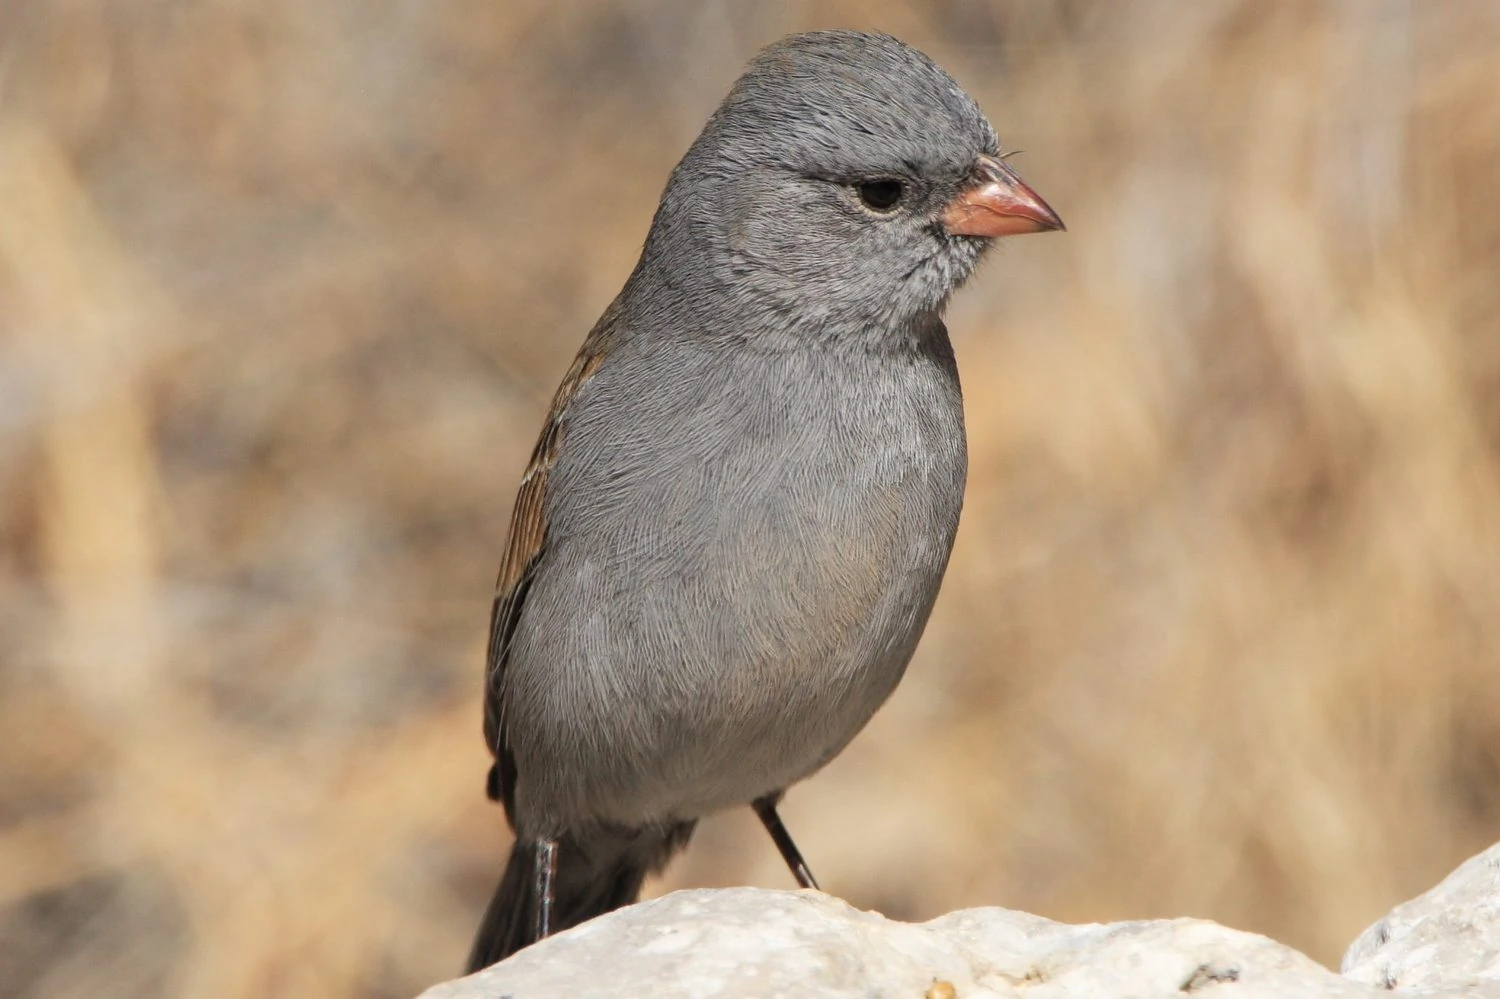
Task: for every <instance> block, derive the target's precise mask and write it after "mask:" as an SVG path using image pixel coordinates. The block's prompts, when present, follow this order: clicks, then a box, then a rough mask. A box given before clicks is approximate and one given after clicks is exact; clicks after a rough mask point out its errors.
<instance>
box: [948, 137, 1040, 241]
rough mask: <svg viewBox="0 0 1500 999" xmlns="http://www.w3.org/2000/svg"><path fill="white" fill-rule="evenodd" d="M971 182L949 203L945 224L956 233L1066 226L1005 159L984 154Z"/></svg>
mask: <svg viewBox="0 0 1500 999" xmlns="http://www.w3.org/2000/svg"><path fill="white" fill-rule="evenodd" d="M969 177H970V179H969V182H968V183H967V184H966V185H965V186H964V189H963V190H961V191H959V192H958V197H956V198H954V199H953V200H952V201H951V202H949V203H948V207H947V208H945V209H943V214H942V216H941V219H942V222H943V228H945V229H947V230H948V232H949V233H950V234H952V235H954V236H990V237H994V236H1018V235H1020V234H1021V233H1026V232H1048V231H1050V230H1053V229H1066V228H1067V226H1065V225H1063V222H1062V219H1060V218H1058V217H1057V213H1056V212H1054V211H1053V210H1052V208H1051V206H1050V205H1048V204H1047V202H1045V201H1043V200H1042V199H1041V196H1040V195H1038V194H1037V193H1036V192H1035V191H1033V190H1032V189H1031V188H1029V187H1027V186H1026V183H1025V181H1023V180H1021V178H1020V177H1018V176H1017V175H1016V172H1015V171H1014V170H1012V169H1011V168H1010V167H1009V166H1008V165H1007V164H1006V162H1005V161H1004V160H1002V159H1000V158H998V157H995V156H980V157H979V159H977V160H975V161H974V170H973V172H972V173H971V174H970V175H969Z"/></svg>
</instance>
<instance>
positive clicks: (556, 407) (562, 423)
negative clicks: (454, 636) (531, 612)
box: [484, 306, 616, 825]
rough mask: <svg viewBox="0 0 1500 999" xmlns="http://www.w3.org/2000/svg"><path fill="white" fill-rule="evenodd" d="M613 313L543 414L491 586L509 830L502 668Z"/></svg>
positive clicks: (499, 769)
mask: <svg viewBox="0 0 1500 999" xmlns="http://www.w3.org/2000/svg"><path fill="white" fill-rule="evenodd" d="M615 313H616V309H615V307H614V306H610V308H609V309H608V310H607V311H606V312H605V313H604V315H603V316H602V317H601V318H600V320H599V322H598V323H597V324H596V325H595V326H594V329H593V331H592V332H590V333H589V335H588V338H587V339H586V340H584V342H583V348H582V349H581V350H580V351H579V352H578V357H577V358H575V359H574V361H573V366H572V367H571V368H569V369H568V373H567V374H566V375H564V376H563V380H562V384H561V385H559V386H558V387H557V393H556V394H555V395H554V396H553V397H552V409H551V411H550V412H549V413H548V414H547V422H546V424H545V425H543V427H542V433H541V437H540V438H538V440H537V442H536V447H535V448H534V449H533V450H532V452H531V462H530V463H529V464H528V465H527V466H526V474H525V475H523V476H522V477H521V488H520V489H519V490H518V491H517V493H516V506H515V510H514V511H513V512H512V513H511V518H510V538H509V540H507V541H506V544H505V555H504V557H503V558H502V559H501V561H500V575H499V578H498V579H496V581H495V602H494V604H493V606H492V608H491V610H490V644H489V652H488V655H487V659H486V667H485V696H484V738H485V742H487V743H488V744H489V747H490V751H491V752H493V753H494V754H495V765H494V766H493V767H492V768H491V769H490V780H489V795H490V797H491V798H493V799H495V800H496V801H500V802H503V803H504V805H505V813H506V816H507V817H508V818H510V820H511V824H512V825H514V824H515V818H514V815H513V814H512V813H513V810H514V807H515V778H516V773H515V761H514V759H513V758H512V757H511V754H510V747H509V746H508V745H507V742H506V738H505V683H504V680H505V664H506V660H507V658H508V657H509V655H510V644H511V639H512V637H513V636H514V635H515V630H516V623H517V622H518V621H519V620H520V618H521V608H522V606H523V605H524V604H525V602H526V591H527V589H528V588H529V587H530V585H531V577H532V573H533V572H534V571H535V570H536V567H537V563H538V562H540V561H541V558H542V554H543V553H544V552H545V550H546V546H547V478H548V475H549V474H550V473H551V471H552V467H553V465H555V464H556V463H557V454H558V449H559V448H560V447H561V446H562V442H563V436H564V434H565V430H566V422H567V415H568V404H569V403H570V402H572V400H573V397H574V395H576V394H577V392H578V389H579V388H580V387H581V386H582V385H583V384H584V383H585V382H587V381H588V380H589V377H590V376H591V375H593V373H594V372H595V371H597V370H598V368H599V365H600V363H602V362H603V360H604V356H605V354H606V353H607V352H608V347H609V341H610V336H611V333H612V331H613V327H614V319H615Z"/></svg>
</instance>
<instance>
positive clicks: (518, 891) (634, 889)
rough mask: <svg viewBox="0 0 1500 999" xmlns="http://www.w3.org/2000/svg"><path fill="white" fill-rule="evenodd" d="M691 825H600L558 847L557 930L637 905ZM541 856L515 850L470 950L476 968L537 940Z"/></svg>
mask: <svg viewBox="0 0 1500 999" xmlns="http://www.w3.org/2000/svg"><path fill="white" fill-rule="evenodd" d="M693 825H694V823H691V822H683V823H679V824H677V825H673V826H669V827H667V828H665V829H660V828H653V829H614V828H602V829H600V828H596V829H591V830H589V831H588V832H586V833H581V834H569V835H565V836H563V837H562V838H560V839H559V840H558V842H557V874H556V877H554V879H553V882H552V885H553V901H552V919H551V926H550V929H551V932H553V933H556V932H558V931H559V930H565V929H568V928H569V927H571V926H577V925H578V924H579V923H581V922H583V921H584V920H587V919H592V918H594V917H595V916H599V915H603V914H604V913H606V912H609V911H611V910H613V909H618V908H619V907H620V906H622V905H629V904H630V903H632V902H634V901H635V900H636V898H638V897H639V896H640V893H641V883H642V882H643V881H645V879H646V875H647V874H652V873H655V872H657V871H660V870H661V869H662V867H664V866H665V865H666V862H667V860H668V859H669V858H670V857H671V856H672V854H674V853H676V852H677V851H678V850H680V849H682V848H683V847H684V846H686V845H687V841H688V837H690V836H691V835H692V834H693ZM537 901H538V900H537V890H536V853H535V850H534V848H533V847H532V845H531V844H529V843H522V842H519V841H518V842H517V843H516V844H515V845H514V846H512V847H511V848H510V859H509V860H508V861H507V862H506V864H505V875H504V876H503V877H502V878H501V879H500V886H499V887H498V888H496V889H495V896H494V897H493V898H491V899H490V904H489V907H488V908H487V909H485V910H484V920H483V921H482V922H481V923H480V924H479V933H478V934H477V935H475V937H474V947H473V949H472V950H470V951H469V963H468V971H469V972H475V971H478V970H479V969H480V968H487V967H489V966H490V965H492V964H494V963H495V962H496V961H502V960H504V959H505V958H507V957H509V956H510V955H512V954H514V953H515V952H516V951H518V950H520V949H521V948H522V947H526V946H528V945H530V944H533V943H535V942H536V909H537Z"/></svg>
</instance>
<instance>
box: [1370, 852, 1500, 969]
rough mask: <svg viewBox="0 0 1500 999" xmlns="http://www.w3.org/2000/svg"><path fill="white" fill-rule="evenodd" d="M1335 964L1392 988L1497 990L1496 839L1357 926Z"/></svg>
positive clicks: (1499, 857) (1499, 858) (1499, 884)
mask: <svg viewBox="0 0 1500 999" xmlns="http://www.w3.org/2000/svg"><path fill="white" fill-rule="evenodd" d="M1343 970H1344V974H1345V975H1347V976H1348V977H1349V978H1352V979H1354V980H1355V981H1358V982H1367V983H1369V984H1371V985H1377V986H1380V987H1382V988H1386V989H1394V990H1396V991H1397V993H1398V994H1410V995H1424V994H1430V993H1433V994H1436V993H1441V990H1445V989H1446V990H1449V991H1450V992H1451V991H1452V990H1454V989H1463V988H1467V989H1468V990H1469V992H1468V994H1470V995H1494V996H1500V844H1496V845H1495V846H1492V847H1490V848H1489V849H1488V850H1486V851H1484V852H1483V853H1481V854H1480V855H1479V856H1477V857H1473V858H1471V859H1469V860H1468V861H1467V862H1466V863H1464V865H1463V866H1461V867H1460V868H1459V869H1458V870H1456V871H1454V872H1453V873H1452V874H1450V875H1448V876H1447V877H1446V878H1444V879H1443V881H1442V883H1441V884H1439V885H1438V886H1437V887H1436V888H1433V889H1432V890H1431V891H1428V892H1427V893H1426V894H1423V895H1418V896H1417V897H1416V898H1414V899H1412V900H1411V901H1410V902H1405V903H1403V904H1401V905H1398V906H1396V908H1395V909H1393V910H1391V913H1390V914H1389V915H1388V916H1386V917H1385V918H1384V919H1382V920H1381V921H1380V922H1378V923H1376V924H1375V925H1374V926H1371V927H1370V928H1369V929H1367V930H1365V931H1364V932H1363V933H1361V934H1360V935H1359V939H1358V940H1355V941H1354V944H1353V946H1351V947H1350V948H1349V951H1348V953H1346V954H1345V955H1344V964H1343ZM1486 987H1487V988H1486ZM1481 989H1483V991H1481Z"/></svg>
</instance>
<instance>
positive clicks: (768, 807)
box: [750, 794, 818, 889]
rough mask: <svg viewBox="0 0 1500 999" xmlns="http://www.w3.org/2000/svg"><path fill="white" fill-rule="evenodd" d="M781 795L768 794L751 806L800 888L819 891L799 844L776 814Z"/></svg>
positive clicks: (757, 799)
mask: <svg viewBox="0 0 1500 999" xmlns="http://www.w3.org/2000/svg"><path fill="white" fill-rule="evenodd" d="M779 797H781V796H780V795H779V794H768V795H766V796H765V797H764V798H756V799H755V801H754V802H753V803H752V804H751V806H750V807H751V808H754V809H755V814H756V815H759V816H760V821H761V824H762V825H764V826H765V827H766V832H768V833H770V834H771V842H773V843H775V844H776V849H778V850H780V851H781V859H782V860H785V861H786V866H787V867H789V868H791V871H792V877H794V878H796V879H797V886H798V887H799V888H813V889H817V887H818V882H817V881H816V880H815V879H814V878H813V876H812V871H810V870H808V869H807V861H805V860H803V859H802V854H801V852H800V851H798V849H797V844H796V843H793V842H792V837H791V834H790V833H788V832H787V831H786V826H784V825H782V824H781V816H779V815H777V814H776V800H777V799H778V798H779Z"/></svg>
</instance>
